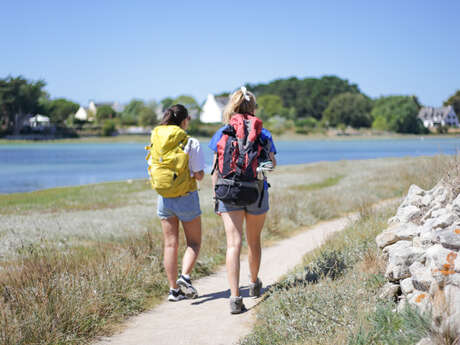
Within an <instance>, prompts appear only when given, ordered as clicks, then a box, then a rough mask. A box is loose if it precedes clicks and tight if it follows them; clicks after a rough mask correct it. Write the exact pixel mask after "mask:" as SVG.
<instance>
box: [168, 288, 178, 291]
mask: <svg viewBox="0 0 460 345" xmlns="http://www.w3.org/2000/svg"><path fill="white" fill-rule="evenodd" d="M179 290H180V288H177V289H173V288H169V291H174V292H179Z"/></svg>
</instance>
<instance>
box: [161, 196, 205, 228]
mask: <svg viewBox="0 0 460 345" xmlns="http://www.w3.org/2000/svg"><path fill="white" fill-rule="evenodd" d="M157 214H158V217H160V219H168V218H171V217H177V218H179V220H181V221H183V222H190V221H191V220H194V219H195V218H196V217H198V216H199V215H201V209H200V199H199V197H198V191H194V192H191V193H188V194H187V195H184V196H179V197H177V198H164V197H162V196H161V195H159V196H158V206H157Z"/></svg>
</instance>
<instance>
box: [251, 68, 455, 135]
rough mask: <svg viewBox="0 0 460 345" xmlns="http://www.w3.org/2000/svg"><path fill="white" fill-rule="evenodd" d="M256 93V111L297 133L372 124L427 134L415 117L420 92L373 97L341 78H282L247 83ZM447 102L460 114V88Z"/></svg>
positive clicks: (364, 126)
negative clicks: (292, 128) (415, 94)
mask: <svg viewBox="0 0 460 345" xmlns="http://www.w3.org/2000/svg"><path fill="white" fill-rule="evenodd" d="M246 87H247V88H248V89H249V90H251V91H252V92H254V93H255V95H256V96H257V103H258V106H259V109H258V114H259V116H260V117H261V118H263V119H264V120H266V121H267V122H268V123H269V124H270V123H271V124H272V126H273V127H274V128H275V129H276V128H277V126H278V127H281V128H282V127H283V126H285V127H286V126H289V125H292V124H294V126H295V129H296V131H298V132H310V131H312V130H314V129H315V128H318V127H321V128H328V127H339V128H340V127H348V126H350V127H353V128H373V129H376V130H382V131H391V132H397V133H416V134H417V133H425V132H426V131H427V129H426V128H424V126H423V123H422V122H421V120H420V119H418V117H417V115H418V113H419V110H420V108H421V107H422V106H421V104H420V102H419V100H418V99H417V97H416V96H413V95H412V96H406V95H393V96H382V97H379V98H376V99H372V98H370V97H369V96H367V95H366V94H364V93H363V92H362V91H361V90H360V89H359V87H358V85H356V84H353V83H350V82H349V81H348V80H346V79H341V78H339V77H337V76H324V77H321V78H305V79H298V78H295V77H293V78H288V79H278V80H275V81H272V82H270V83H266V84H247V85H246ZM444 105H453V106H454V109H455V111H456V113H457V116H458V114H460V90H458V91H457V92H456V93H455V94H454V95H452V96H451V97H450V98H448V99H447V100H446V101H445V102H444Z"/></svg>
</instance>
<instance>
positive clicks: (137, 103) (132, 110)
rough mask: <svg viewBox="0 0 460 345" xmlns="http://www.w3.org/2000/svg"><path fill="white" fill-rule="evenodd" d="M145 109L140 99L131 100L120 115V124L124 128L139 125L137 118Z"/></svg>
mask: <svg viewBox="0 0 460 345" xmlns="http://www.w3.org/2000/svg"><path fill="white" fill-rule="evenodd" d="M144 108H145V103H144V101H143V100H140V99H136V98H134V99H132V100H131V101H130V102H129V103H128V104H127V105H126V107H125V109H123V112H122V113H121V116H120V118H121V123H122V124H123V125H125V126H135V125H137V124H138V123H139V116H140V115H141V112H142V110H143V109H144Z"/></svg>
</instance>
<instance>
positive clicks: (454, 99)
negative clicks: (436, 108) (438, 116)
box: [444, 90, 460, 119]
mask: <svg viewBox="0 0 460 345" xmlns="http://www.w3.org/2000/svg"><path fill="white" fill-rule="evenodd" d="M447 105H451V106H452V107H453V108H454V111H455V114H457V117H458V118H459V119H460V90H457V92H456V93H454V94H453V95H452V96H450V97H449V98H448V99H447V100H446V101H445V102H444V106H447Z"/></svg>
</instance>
